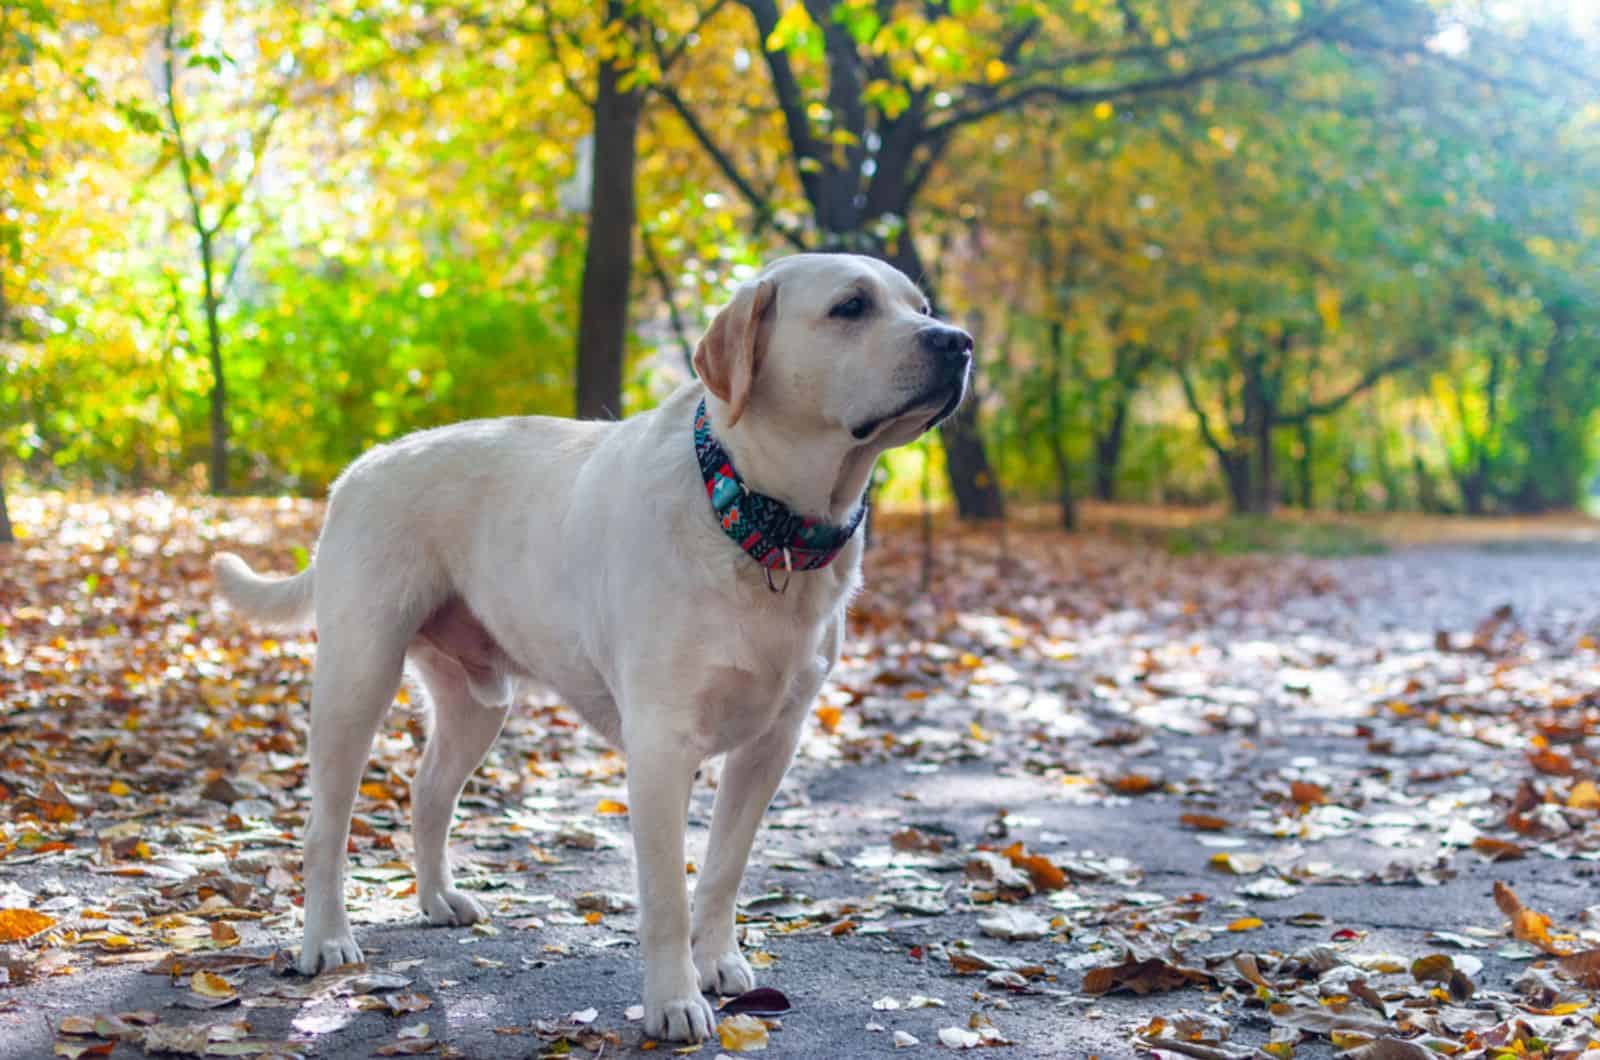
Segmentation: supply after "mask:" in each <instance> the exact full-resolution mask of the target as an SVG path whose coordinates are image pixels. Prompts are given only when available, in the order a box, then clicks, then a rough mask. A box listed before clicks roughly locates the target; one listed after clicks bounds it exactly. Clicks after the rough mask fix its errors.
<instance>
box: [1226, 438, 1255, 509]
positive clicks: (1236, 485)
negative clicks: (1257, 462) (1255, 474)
mask: <svg viewBox="0 0 1600 1060" xmlns="http://www.w3.org/2000/svg"><path fill="white" fill-rule="evenodd" d="M1217 459H1218V460H1219V461H1220V462H1221V464H1222V474H1223V477H1224V478H1226V479H1227V481H1228V501H1229V503H1230V504H1231V505H1232V506H1233V510H1234V512H1235V513H1236V514H1244V513H1246V512H1249V511H1251V510H1252V508H1251V505H1252V504H1253V503H1254V498H1255V490H1254V489H1252V488H1251V482H1250V454H1249V453H1247V452H1240V451H1239V450H1237V449H1235V450H1232V451H1231V452H1226V453H1218V454H1217Z"/></svg>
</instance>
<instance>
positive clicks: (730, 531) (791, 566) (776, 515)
mask: <svg viewBox="0 0 1600 1060" xmlns="http://www.w3.org/2000/svg"><path fill="white" fill-rule="evenodd" d="M694 451H695V455H696V456H697V457H698V458H699V462H700V477H701V478H703V479H704V480H705V483H706V496H707V497H710V498H711V511H712V513H713V514H715V515H716V517H717V522H718V523H719V524H720V525H721V526H722V532H723V533H725V534H727V535H728V537H729V538H731V539H732V540H733V542H734V544H736V545H738V546H739V547H740V548H742V549H744V550H745V552H746V554H748V555H749V557H750V558H751V559H753V560H755V561H756V562H757V563H759V564H761V566H762V567H763V568H765V569H766V571H767V584H768V586H770V587H771V588H772V589H773V590H774V591H775V592H776V591H781V590H780V589H779V588H778V586H776V585H773V584H772V571H774V570H777V569H779V568H783V569H784V570H789V571H797V570H817V569H819V568H822V567H826V566H827V565H828V564H829V563H832V562H833V557H835V556H837V555H838V554H839V550H840V549H842V548H844V546H845V544H846V543H847V542H848V541H849V540H850V538H851V536H852V535H853V534H854V533H855V532H856V528H857V527H859V526H860V525H861V520H862V519H863V518H864V517H865V516H866V514H867V506H866V504H865V503H863V504H859V505H857V506H856V510H855V514H854V515H852V516H851V517H850V521H849V522H847V523H846V524H845V525H843V526H833V525H830V524H828V523H824V522H821V521H820V520H817V519H808V518H806V517H805V516H803V515H799V514H797V513H796V512H794V511H793V510H792V509H791V508H790V507H789V506H788V505H787V504H784V503H783V502H782V501H780V500H777V499H776V498H774V497H768V496H767V495H766V494H764V493H757V492H755V491H754V490H752V489H750V488H749V487H748V486H746V485H745V484H744V480H743V479H741V478H740V477H739V473H738V472H737V471H735V470H734V468H733V460H732V459H730V458H729V456H728V453H727V450H725V449H723V448H722V446H721V445H719V444H717V440H716V439H715V438H713V437H712V436H711V417H710V416H709V415H707V414H706V403H705V399H704V398H702V399H701V400H700V407H699V408H697V409H695V412H694ZM785 585H787V583H785Z"/></svg>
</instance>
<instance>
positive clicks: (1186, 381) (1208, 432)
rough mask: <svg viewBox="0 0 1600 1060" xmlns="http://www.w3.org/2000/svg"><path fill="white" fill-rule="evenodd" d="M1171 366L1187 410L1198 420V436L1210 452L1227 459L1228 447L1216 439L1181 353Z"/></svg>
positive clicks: (1209, 419)
mask: <svg viewBox="0 0 1600 1060" xmlns="http://www.w3.org/2000/svg"><path fill="white" fill-rule="evenodd" d="M1173 367H1174V368H1175V369H1176V370H1177V372H1178V381H1179V382H1180V383H1182V384H1183V396H1184V398H1185V399H1186V400H1187V401H1188V403H1189V410H1190V411H1191V412H1193V413H1194V417H1195V419H1196V420H1197V421H1199V424H1200V437H1201V438H1204V439H1205V443H1206V445H1208V446H1210V447H1211V451H1212V452H1214V453H1216V454H1217V456H1219V457H1221V458H1222V459H1223V460H1227V459H1228V457H1229V455H1230V454H1229V452H1228V449H1227V447H1225V446H1224V445H1223V444H1222V443H1221V442H1220V441H1219V440H1218V439H1217V435H1216V433H1215V432H1214V431H1212V429H1211V417H1210V416H1207V415H1206V410H1205V407H1204V406H1202V405H1201V404H1200V396H1199V395H1198V394H1196V393H1195V390H1194V381H1193V380H1192V379H1190V378H1189V372H1188V369H1186V368H1185V367H1184V365H1183V357H1182V355H1181V354H1180V355H1179V356H1178V358H1177V359H1176V361H1175V362H1174V364H1173Z"/></svg>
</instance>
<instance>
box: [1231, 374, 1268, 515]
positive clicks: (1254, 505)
mask: <svg viewBox="0 0 1600 1060" xmlns="http://www.w3.org/2000/svg"><path fill="white" fill-rule="evenodd" d="M1276 425H1277V409H1276V408H1275V407H1274V405H1273V399H1272V396H1271V394H1270V393H1269V392H1268V383H1267V379H1266V378H1265V376H1264V374H1263V373H1262V372H1261V371H1260V369H1259V367H1258V366H1251V367H1250V368H1247V370H1246V375H1245V381H1244V431H1243V432H1242V433H1243V438H1244V445H1245V451H1244V452H1243V453H1242V454H1241V457H1242V461H1241V463H1242V472H1243V475H1244V477H1245V487H1246V492H1245V495H1244V501H1245V504H1244V506H1243V507H1239V506H1238V501H1239V499H1240V497H1239V494H1238V492H1237V491H1235V492H1234V502H1235V510H1236V511H1237V512H1239V513H1240V514H1249V515H1267V514H1269V513H1270V512H1271V511H1272V507H1273V501H1274V500H1275V494H1276V489H1277V485H1276V482H1275V469H1274V467H1273V452H1272V430H1273V428H1274V427H1275V426H1276ZM1229 488H1230V489H1233V488H1234V483H1233V482H1232V481H1231V479H1230V481H1229Z"/></svg>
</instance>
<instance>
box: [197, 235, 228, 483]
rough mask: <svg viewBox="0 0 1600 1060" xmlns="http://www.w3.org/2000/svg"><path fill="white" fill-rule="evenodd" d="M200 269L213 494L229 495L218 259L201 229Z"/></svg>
mask: <svg viewBox="0 0 1600 1060" xmlns="http://www.w3.org/2000/svg"><path fill="white" fill-rule="evenodd" d="M200 268H201V272H202V273H203V275H202V277H201V278H202V279H203V280H204V281H205V291H204V294H205V313H206V344H207V347H206V348H207V352H208V353H209V354H210V357H211V492H212V493H213V494H215V495H217V496H221V495H223V494H225V493H227V492H228V378H227V374H226V372H225V371H224V369H223V363H222V326H221V323H220V322H219V321H218V319H217V313H218V305H217V285H216V260H215V257H214V255H213V248H212V246H211V233H210V232H209V231H207V230H205V229H204V228H201V229H200Z"/></svg>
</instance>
